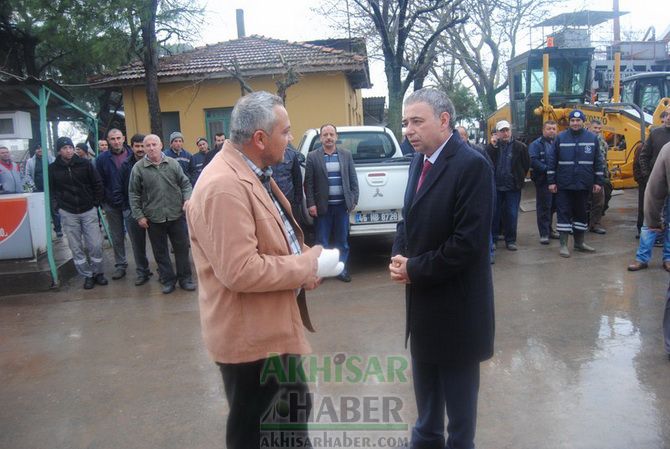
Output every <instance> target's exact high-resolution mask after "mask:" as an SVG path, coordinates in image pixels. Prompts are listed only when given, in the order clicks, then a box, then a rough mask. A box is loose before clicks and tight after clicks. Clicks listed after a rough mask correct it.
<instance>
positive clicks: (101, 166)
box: [95, 128, 133, 280]
mask: <svg viewBox="0 0 670 449" xmlns="http://www.w3.org/2000/svg"><path fill="white" fill-rule="evenodd" d="M125 141H126V139H125V137H124V136H123V133H122V132H121V131H120V130H118V129H116V128H112V129H110V130H109V131H108V132H107V142H109V147H110V148H109V151H105V152H104V153H101V154H100V155H98V158H97V159H96V160H95V167H96V168H97V169H98V173H100V179H102V185H103V186H104V187H105V197H104V200H103V203H102V208H103V209H104V211H105V218H106V219H107V225H108V226H109V233H110V235H111V237H112V248H113V249H114V273H113V274H112V279H114V280H118V279H121V278H122V277H124V276H125V275H126V268H128V259H127V258H126V241H125V227H124V225H123V209H122V208H121V207H118V206H116V205H115V204H114V190H115V189H116V188H117V186H118V184H119V180H120V178H119V171H120V169H121V165H123V163H124V162H125V161H126V159H128V158H129V157H131V156H132V155H133V152H132V151H131V150H130V149H129V148H126V146H125V145H124V143H125Z"/></svg>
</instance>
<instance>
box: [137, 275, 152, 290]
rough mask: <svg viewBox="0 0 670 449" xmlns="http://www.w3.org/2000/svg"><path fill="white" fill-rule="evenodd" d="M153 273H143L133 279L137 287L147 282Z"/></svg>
mask: <svg viewBox="0 0 670 449" xmlns="http://www.w3.org/2000/svg"><path fill="white" fill-rule="evenodd" d="M153 275H154V274H153V273H149V274H143V275H140V276H137V278H136V279H135V285H137V286H138V287H139V286H140V285H144V284H146V283H147V282H149V279H150V278H151V276H153Z"/></svg>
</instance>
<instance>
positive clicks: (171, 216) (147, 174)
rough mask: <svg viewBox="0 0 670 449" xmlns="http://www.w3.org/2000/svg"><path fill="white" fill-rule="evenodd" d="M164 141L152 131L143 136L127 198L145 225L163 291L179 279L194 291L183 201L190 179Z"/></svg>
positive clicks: (171, 287) (138, 218)
mask: <svg viewBox="0 0 670 449" xmlns="http://www.w3.org/2000/svg"><path fill="white" fill-rule="evenodd" d="M162 149H163V144H162V143H161V139H160V138H159V137H158V136H157V135H155V134H149V135H148V136H146V137H145V138H144V152H145V153H146V155H145V156H144V159H142V160H140V161H138V162H137V163H135V165H134V166H133V169H132V171H131V173H130V184H129V187H128V197H129V198H128V199H129V200H130V210H131V213H132V215H133V218H134V219H135V220H137V224H139V225H140V227H142V228H144V229H147V232H148V233H149V240H150V241H151V247H152V249H153V252H154V259H156V263H157V264H158V274H159V275H160V281H161V284H163V293H165V294H168V293H172V292H173V291H174V290H175V285H176V284H177V281H179V286H180V287H181V288H183V289H184V290H188V291H193V290H195V285H194V284H193V279H192V274H191V262H190V260H189V246H188V232H187V231H186V223H185V218H184V211H183V207H184V203H186V201H188V199H189V198H190V197H191V190H192V187H191V182H190V181H189V179H188V178H187V177H186V175H185V174H184V171H183V170H182V169H181V167H180V165H179V162H177V161H176V160H175V159H173V158H171V157H167V156H166V155H165V154H163V152H162V151H161V150H162ZM168 237H169V238H170V243H172V248H173V249H174V258H175V264H176V266H177V273H176V274H175V272H174V269H173V268H172V261H171V260H170V250H169V249H168Z"/></svg>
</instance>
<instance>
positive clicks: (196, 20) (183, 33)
mask: <svg viewBox="0 0 670 449" xmlns="http://www.w3.org/2000/svg"><path fill="white" fill-rule="evenodd" d="M117 6H118V8H119V9H118V11H117V12H118V13H119V16H120V17H124V18H125V20H126V21H127V23H126V26H127V28H128V30H129V35H130V38H131V39H132V41H131V42H132V44H131V48H134V50H135V53H136V54H137V56H139V58H140V59H141V60H142V65H143V66H144V74H145V82H146V86H145V87H146V93H147V103H148V108H149V120H150V124H151V132H152V133H153V134H156V135H158V136H162V135H163V133H162V130H163V123H162V120H161V108H160V100H159V96H158V51H159V47H160V46H165V45H168V44H169V43H173V42H189V41H192V40H194V39H195V38H196V37H197V34H194V33H193V32H192V30H193V29H196V30H197V29H199V28H200V27H199V24H200V23H201V22H202V16H203V13H204V11H203V8H201V7H200V6H199V5H198V2H197V1H196V2H193V1H189V0H121V1H119V2H118V3H117ZM184 23H188V24H189V26H188V27H185V26H183V25H184ZM187 30H188V31H187Z"/></svg>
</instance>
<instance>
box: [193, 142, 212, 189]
mask: <svg viewBox="0 0 670 449" xmlns="http://www.w3.org/2000/svg"><path fill="white" fill-rule="evenodd" d="M195 145H196V146H197V147H198V152H197V153H195V154H194V155H193V156H192V158H191V159H192V160H193V167H194V175H193V185H194V186H195V183H196V182H197V181H198V178H199V177H200V173H202V169H203V168H205V165H206V163H205V161H206V160H207V155H208V154H209V143H208V142H207V139H205V138H204V137H199V138H198V140H196V141H195Z"/></svg>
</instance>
